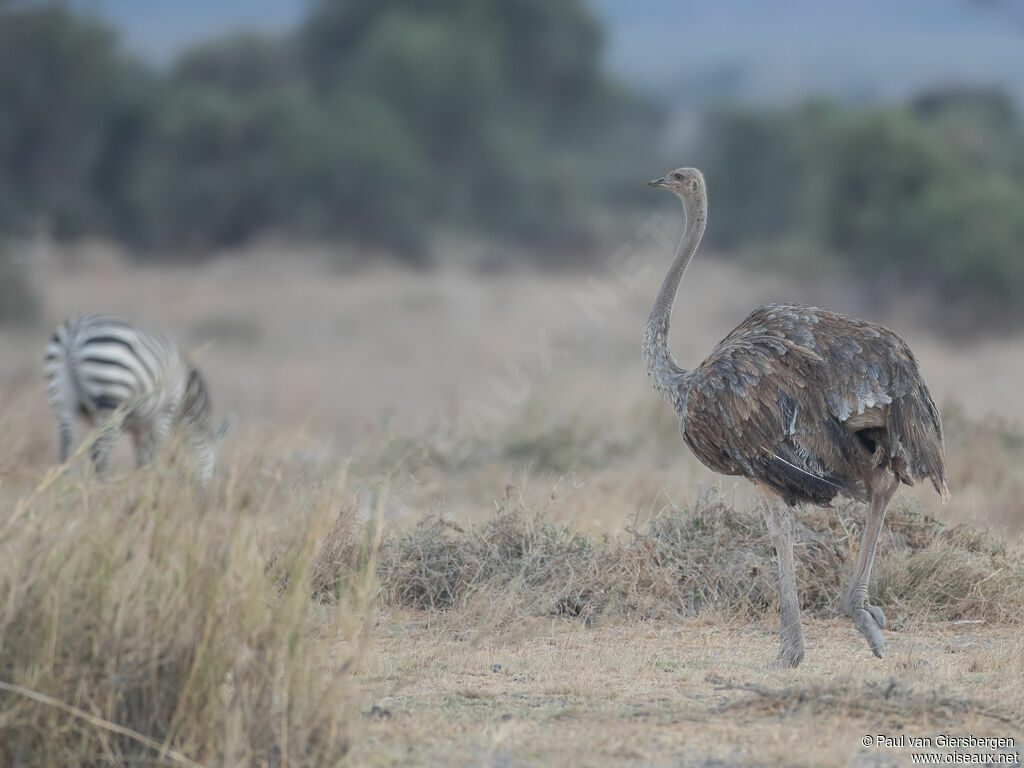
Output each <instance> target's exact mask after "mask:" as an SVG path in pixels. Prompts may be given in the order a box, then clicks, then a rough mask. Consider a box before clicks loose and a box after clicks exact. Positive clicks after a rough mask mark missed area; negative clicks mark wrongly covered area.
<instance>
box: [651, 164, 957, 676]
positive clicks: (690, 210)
mask: <svg viewBox="0 0 1024 768" xmlns="http://www.w3.org/2000/svg"><path fill="white" fill-rule="evenodd" d="M649 183H650V186H652V187H661V188H664V189H667V190H669V191H671V192H673V193H675V194H676V195H677V196H678V197H679V198H680V199H681V200H682V203H683V211H684V214H685V217H686V229H685V231H684V232H683V237H682V240H681V241H680V243H679V249H678V251H677V252H676V256H675V259H674V260H673V261H672V265H671V266H670V267H669V270H668V274H667V275H666V276H665V281H664V283H662V286H661V290H660V291H659V293H658V296H657V298H656V299H655V301H654V306H653V307H652V308H651V314H650V317H649V318H648V320H647V329H646V332H645V335H644V345H643V348H644V363H645V365H646V368H647V375H648V376H650V378H651V381H652V383H653V384H654V388H655V389H656V390H657V391H658V393H659V394H661V396H662V397H663V398H664V399H665V400H667V401H668V402H669V403H671V404H672V406H673V407H674V408H675V409H676V413H678V414H679V429H680V431H681V432H682V435H683V439H684V440H685V442H686V444H687V445H688V446H689V447H690V450H692V451H693V452H694V453H695V454H696V455H697V458H698V459H700V461H701V462H702V463H703V464H705V465H706V466H708V467H710V468H711V469H713V470H715V471H716V472H720V473H722V474H725V475H743V476H744V477H746V478H748V479H749V480H751V481H753V483H754V484H755V485H756V486H757V488H758V493H759V496H760V498H761V503H762V505H763V508H764V515H765V520H766V522H767V526H768V532H769V534H770V536H771V539H772V543H773V544H774V546H775V551H776V555H777V558H778V564H779V603H780V614H781V630H780V648H779V655H778V658H777V659H776V660H775V662H774V663H775V664H776V665H778V666H789V667H795V666H797V665H798V664H800V662H801V661H802V660H803V657H804V641H803V631H802V629H801V626H800V603H799V599H798V596H797V589H796V576H795V573H794V570H793V514H794V507H796V506H797V505H799V504H805V503H811V504H817V505H819V506H828V505H829V504H830V503H831V502H832V500H833V499H834V498H835V497H836V496H847V497H851V498H853V499H856V500H858V501H863V502H867V504H868V511H867V521H866V524H865V526H864V537H863V541H862V543H861V548H860V553H859V555H858V557H857V562H856V564H855V565H854V568H853V573H852V574H851V576H850V580H849V582H848V584H847V587H846V589H845V590H844V592H843V596H842V602H841V605H842V609H843V612H844V613H845V614H846V615H847V616H849V617H850V618H851V619H852V620H853V623H854V625H855V626H856V627H857V629H858V630H859V631H860V633H861V634H862V635H863V636H864V637H865V638H866V639H867V641H868V645H869V646H870V647H871V650H872V651H873V652H874V654H875V656H877V657H879V658H881V657H882V650H883V647H884V641H883V640H882V633H881V630H883V629H885V625H886V622H885V614H884V613H882V610H881V609H880V608H878V607H877V606H875V605H871V604H870V603H869V602H868V599H867V597H868V579H869V577H870V574H871V564H872V561H873V560H874V557H875V547H876V545H877V543H878V535H879V532H880V531H881V528H882V521H883V519H884V518H885V510H886V507H887V506H888V505H889V501H890V500H891V499H892V497H893V495H894V494H895V492H896V489H897V487H898V486H899V484H900V482H903V483H906V484H907V485H912V484H913V481H914V480H915V479H919V478H924V477H927V478H928V479H930V480H931V481H932V484H933V485H934V486H935V489H936V490H937V491H938V492H939V494H940V495H941V496H942V500H943V502H944V503H945V502H946V501H948V500H949V491H948V490H947V488H946V473H945V467H944V460H943V442H942V422H941V421H940V420H939V412H938V410H937V409H936V407H935V402H934V401H933V400H932V396H931V394H929V392H928V387H927V386H925V383H924V380H923V379H922V378H921V373H920V371H919V370H918V366H917V361H916V360H915V359H914V355H913V353H912V352H911V351H910V348H909V347H908V346H907V345H906V344H905V343H904V341H903V340H902V339H901V338H900V337H899V336H897V335H896V334H895V333H893V332H892V331H890V330H889V329H888V328H883V327H882V326H880V325H875V324H874V323H869V322H866V321H864V320H859V319H857V318H855V317H850V316H848V315H842V314H839V313H837V312H830V311H828V310H824V309H818V308H817V307H809V306H805V305H802V304H767V305H765V306H763V307H758V308H757V309H755V310H754V311H753V312H752V313H751V314H750V315H749V316H748V317H747V319H746V320H744V321H743V322H742V323H740V324H739V325H738V326H737V327H736V328H735V329H733V331H732V332H731V333H730V334H729V335H728V336H726V337H725V338H724V339H723V340H722V341H721V342H719V344H718V345H717V346H716V347H715V348H714V349H713V350H711V354H709V355H708V356H707V358H705V360H704V362H702V363H701V364H700V365H699V366H698V367H697V368H695V369H693V370H684V369H683V368H680V367H679V365H678V364H677V363H676V361H675V359H674V358H673V357H672V353H671V352H670V351H669V347H668V329H669V317H670V315H671V313H672V305H673V303H674V302H675V297H676V292H677V290H678V288H679V282H680V280H681V279H682V277H683V272H684V271H685V270H686V267H687V265H688V264H689V263H690V260H691V259H692V258H693V254H694V252H695V251H696V250H697V246H698V245H699V244H700V240H701V236H702V235H703V234H704V226H705V223H706V221H707V215H708V203H707V189H706V187H705V184H704V176H703V175H702V174H701V172H700V171H698V170H696V169H695V168H679V169H677V170H675V171H672V172H671V173H670V174H668V175H667V176H664V177H662V178H660V179H655V180H653V181H651V182H649Z"/></svg>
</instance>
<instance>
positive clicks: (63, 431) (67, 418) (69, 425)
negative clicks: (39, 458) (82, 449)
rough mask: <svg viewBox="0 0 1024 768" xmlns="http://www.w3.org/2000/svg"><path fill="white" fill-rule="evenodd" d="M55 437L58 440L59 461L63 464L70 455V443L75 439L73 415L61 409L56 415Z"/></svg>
mask: <svg viewBox="0 0 1024 768" xmlns="http://www.w3.org/2000/svg"><path fill="white" fill-rule="evenodd" d="M57 419H58V423H57V439H58V440H59V441H60V463H61V464H64V463H65V462H67V460H68V458H69V457H70V456H71V445H72V443H74V440H75V415H74V413H67V412H64V411H61V413H60V415H59V416H58V417H57Z"/></svg>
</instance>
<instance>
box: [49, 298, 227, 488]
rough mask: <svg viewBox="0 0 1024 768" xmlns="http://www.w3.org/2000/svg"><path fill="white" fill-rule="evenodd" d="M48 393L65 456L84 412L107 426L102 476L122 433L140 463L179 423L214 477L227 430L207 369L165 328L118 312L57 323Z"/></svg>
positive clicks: (205, 478)
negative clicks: (216, 416)
mask: <svg viewBox="0 0 1024 768" xmlns="http://www.w3.org/2000/svg"><path fill="white" fill-rule="evenodd" d="M44 372H45V377H46V389H47V396H48V399H49V401H50V407H51V408H52V410H53V412H54V413H55V415H56V416H57V421H58V438H59V440H60V461H61V463H62V464H63V463H64V462H66V461H67V460H68V457H69V456H70V454H71V445H72V442H73V439H74V422H75V416H76V414H78V415H82V416H84V417H85V418H86V420H88V421H89V422H91V423H92V425H93V426H103V427H104V429H102V430H101V431H100V433H99V435H98V436H97V437H96V438H95V440H94V442H93V444H92V447H91V452H92V461H93V464H94V465H95V467H96V473H97V474H98V475H99V476H100V477H104V476H106V474H107V468H108V463H109V459H110V452H111V450H112V449H113V447H114V443H115V441H116V440H117V437H118V435H119V434H120V433H121V432H122V431H125V432H128V433H129V434H131V436H132V439H133V442H134V444H135V462H136V465H137V466H139V467H142V466H145V465H146V464H149V463H150V462H151V461H153V459H154V457H155V456H156V453H157V451H158V450H159V449H160V447H161V446H162V445H163V444H164V442H166V440H167V438H168V436H169V434H170V432H171V429H172V427H174V426H178V427H180V428H181V429H182V432H183V433H184V439H185V444H186V446H187V447H188V448H189V450H190V452H191V453H192V455H193V457H194V462H195V472H196V477H197V479H198V480H199V481H200V482H201V483H203V484H204V485H205V484H206V483H207V482H209V480H210V478H211V477H212V476H213V467H214V463H215V461H216V450H217V446H218V444H219V442H220V439H221V438H222V437H223V435H224V433H225V431H226V430H227V422H225V423H224V424H223V425H222V426H221V428H220V429H219V430H217V431H216V432H214V431H212V430H211V426H210V415H211V406H210V395H209V392H208V390H207V388H206V383H205V382H204V381H203V377H202V375H201V374H200V373H199V369H198V368H196V366H195V365H193V364H192V363H191V362H190V361H189V360H188V358H186V357H185V356H184V355H183V354H182V352H181V351H180V350H179V349H178V347H177V345H176V344H174V342H173V341H171V340H170V338H169V337H167V336H166V335H165V334H163V333H161V332H160V331H156V330H151V329H147V328H143V327H141V326H138V325H135V324H133V323H131V322H129V321H128V320H125V319H124V318H122V317H117V316H114V315H82V316H80V317H75V318H72V319H70V320H66V321H65V322H63V323H62V324H61V325H60V326H58V327H57V330H56V332H55V333H54V334H53V337H52V338H51V339H50V343H49V344H48V345H47V347H46V358H45V365H44Z"/></svg>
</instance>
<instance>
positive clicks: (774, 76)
mask: <svg viewBox="0 0 1024 768" xmlns="http://www.w3.org/2000/svg"><path fill="white" fill-rule="evenodd" d="M588 2H589V3H590V5H591V6H592V7H593V8H594V9H595V10H596V11H597V12H598V14H599V15H600V16H601V17H602V18H603V19H604V21H605V22H606V24H607V27H608V64H609V67H610V68H611V70H612V71H613V72H615V73H616V74H618V75H619V76H622V77H624V78H627V79H629V80H633V81H635V82H639V83H641V84H643V85H644V86H645V87H647V88H648V89H650V90H652V91H653V92H655V93H657V94H659V95H661V96H663V97H664V98H666V99H667V100H672V101H674V100H691V99H705V98H714V97H716V96H717V97H722V96H727V97H728V96H734V97H738V98H744V99H755V100H757V99H759V98H765V99H776V98H780V97H781V98H787V97H790V96H793V97H798V96H800V95H801V94H804V93H806V92H808V91H821V90H825V91H830V92H834V93H838V94H839V95H842V96H845V97H849V98H864V99H872V98H878V97H882V98H885V97H893V96H897V97H898V96H901V95H904V94H905V93H907V92H910V91H914V90H918V89H920V88H922V87H928V86H930V85H935V84H942V83H950V82H967V83H992V84H998V85H1002V86H1003V87H1005V88H1007V89H1009V90H1011V91H1013V92H1014V93H1015V94H1016V95H1017V96H1018V97H1019V98H1020V99H1021V100H1022V101H1024V78H1022V77H1020V73H1021V72H1024V9H1021V3H1019V2H1016V0H1004V1H1003V2H998V1H996V2H989V3H984V2H978V0H857V2H850V1H849V0H784V1H783V0H714V1H713V2H712V1H711V0H640V1H639V2H637V1H636V0H588ZM73 4H74V5H75V6H76V7H78V8H81V9H85V10H89V11H92V12H94V13H96V14H98V15H100V16H103V17H106V18H108V19H109V20H111V21H113V22H114V23H115V24H116V25H117V26H119V27H120V28H121V29H122V30H123V32H124V34H125V38H126V44H127V46H128V47H129V49H131V50H133V51H136V52H138V53H141V54H143V55H144V56H145V57H146V58H147V59H149V60H151V61H154V62H156V63H165V62H167V61H169V60H171V59H172V58H173V56H174V54H175V53H177V52H178V51H180V50H181V49H182V48H183V47H185V46H187V45H189V44H191V43H194V42H197V41H199V40H202V39H204V38H209V37H213V36H216V35H219V34H224V33H226V32H229V31H232V30H235V29H239V28H243V27H244V28H248V29H257V30H280V29H285V28H287V27H289V26H291V25H294V24H295V23H296V22H297V21H298V20H299V19H300V18H301V17H302V16H303V15H304V13H305V11H306V8H307V3H306V2H304V1H303V0H176V2H156V1H155V0H73ZM1015 9H1017V10H1015Z"/></svg>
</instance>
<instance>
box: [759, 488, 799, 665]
mask: <svg viewBox="0 0 1024 768" xmlns="http://www.w3.org/2000/svg"><path fill="white" fill-rule="evenodd" d="M761 501H762V503H763V504H764V519H765V522H767V524H768V533H769V535H770V536H771V537H772V544H774V545H775V553H776V557H777V558H778V561H779V614H780V620H781V628H780V630H779V639H780V644H779V655H778V658H776V659H775V661H774V663H773V666H777V667H796V666H798V665H799V664H800V662H801V661H803V658H804V633H803V628H802V627H801V626H800V598H799V596H798V595H797V591H796V571H795V568H794V564H793V508H792V507H790V506H789V505H788V504H786V502H784V501H783V500H782V499H781V498H779V497H778V496H775V495H774V494H773V495H767V494H766V495H763V496H762V497H761Z"/></svg>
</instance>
